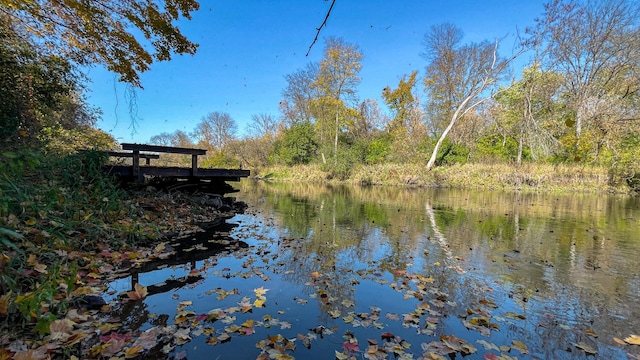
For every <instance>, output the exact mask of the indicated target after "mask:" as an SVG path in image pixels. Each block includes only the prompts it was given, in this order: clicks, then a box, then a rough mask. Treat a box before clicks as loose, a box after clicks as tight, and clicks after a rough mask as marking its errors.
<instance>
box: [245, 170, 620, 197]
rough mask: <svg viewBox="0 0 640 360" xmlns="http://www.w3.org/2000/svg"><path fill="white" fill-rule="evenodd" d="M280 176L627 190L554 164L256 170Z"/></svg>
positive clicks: (595, 173) (599, 174)
mask: <svg viewBox="0 0 640 360" xmlns="http://www.w3.org/2000/svg"><path fill="white" fill-rule="evenodd" d="M254 175H255V176H257V177H259V178H266V179H272V180H277V181H302V182H343V183H350V184H364V185H393V186H414V187H435V186H440V187H455V188H484V189H486V188H491V189H509V190H523V191H528V190H530V191H572V192H575V191H577V192H627V191H628V189H627V188H625V187H614V186H611V185H609V182H608V179H609V176H608V172H607V170H606V169H605V168H602V167H592V166H580V165H566V164H563V165H551V164H523V165H521V166H516V165H510V164H464V165H452V166H442V167H436V168H434V169H432V170H431V171H427V170H426V169H425V167H424V165H420V164H382V165H358V166H356V167H354V168H353V169H352V171H351V174H350V176H349V178H348V179H347V180H344V181H338V180H335V179H334V178H333V176H332V174H331V172H330V171H323V170H322V168H321V167H320V165H317V164H312V165H297V166H293V167H287V166H273V167H268V168H263V169H258V170H257V171H254Z"/></svg>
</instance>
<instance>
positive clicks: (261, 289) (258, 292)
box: [253, 286, 269, 297]
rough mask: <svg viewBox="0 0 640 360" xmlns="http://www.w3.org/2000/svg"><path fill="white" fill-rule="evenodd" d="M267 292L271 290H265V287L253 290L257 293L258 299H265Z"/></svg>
mask: <svg viewBox="0 0 640 360" xmlns="http://www.w3.org/2000/svg"><path fill="white" fill-rule="evenodd" d="M267 291H269V289H265V288H264V286H261V287H259V288H256V289H253V292H254V293H256V296H257V297H263V296H264V295H265V294H266V293H267Z"/></svg>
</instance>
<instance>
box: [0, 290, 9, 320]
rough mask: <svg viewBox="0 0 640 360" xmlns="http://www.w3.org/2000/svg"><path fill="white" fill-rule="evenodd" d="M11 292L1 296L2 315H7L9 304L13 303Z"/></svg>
mask: <svg viewBox="0 0 640 360" xmlns="http://www.w3.org/2000/svg"><path fill="white" fill-rule="evenodd" d="M11 295H12V293H11V292H8V293H6V294H4V295H2V296H0V316H4V315H7V311H8V309H9V304H10V303H11Z"/></svg>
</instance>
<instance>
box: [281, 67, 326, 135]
mask: <svg viewBox="0 0 640 360" xmlns="http://www.w3.org/2000/svg"><path fill="white" fill-rule="evenodd" d="M317 75H318V65H317V64H315V63H309V64H307V66H306V67H305V68H304V69H300V70H298V71H296V72H294V73H292V74H289V75H285V80H286V81H287V87H286V88H285V90H284V91H283V93H282V96H283V100H282V101H281V102H280V110H281V112H282V114H283V116H284V119H285V120H286V122H287V124H288V125H290V124H293V123H295V122H299V121H307V122H309V121H311V120H312V118H313V113H312V100H313V99H314V98H315V97H316V95H315V91H314V88H313V87H312V86H311V84H312V83H313V82H314V80H315V79H316V77H317Z"/></svg>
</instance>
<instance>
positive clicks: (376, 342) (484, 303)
mask: <svg viewBox="0 0 640 360" xmlns="http://www.w3.org/2000/svg"><path fill="white" fill-rule="evenodd" d="M261 229H262V227H260V226H256V227H255V228H253V230H254V232H252V231H251V228H250V227H247V228H245V229H243V231H242V232H237V233H236V234H235V236H236V237H237V238H238V240H239V241H243V240H249V239H252V240H253V242H254V244H252V245H251V246H249V247H247V248H233V251H231V252H226V253H222V254H221V256H226V257H233V258H235V259H240V260H242V262H241V263H240V264H239V266H238V267H237V268H236V269H234V267H233V266H230V267H225V268H221V269H217V268H216V265H217V262H218V261H219V260H220V259H219V258H217V257H215V256H214V257H212V258H209V259H207V260H204V263H205V265H204V266H203V268H202V269H198V270H196V269H190V270H189V271H188V275H187V277H195V278H199V277H201V276H204V277H216V276H217V277H220V278H224V279H232V278H235V279H243V280H247V281H249V280H253V279H259V280H261V281H263V282H264V283H265V285H263V286H260V287H254V288H252V289H251V288H241V287H234V288H232V289H224V288H220V287H219V288H215V289H210V290H207V291H205V292H204V296H207V297H208V298H209V299H212V298H213V297H215V301H217V302H218V303H215V302H213V304H214V305H213V306H212V307H211V308H210V309H209V310H207V311H206V312H198V311H196V310H195V309H192V307H193V306H194V301H196V302H197V300H195V299H194V300H191V299H189V300H181V301H180V302H178V304H177V306H176V311H175V315H174V317H173V319H172V320H173V321H172V323H171V324H169V323H167V322H166V321H165V322H160V323H159V324H155V325H154V324H153V322H152V323H151V324H150V325H152V326H147V328H146V329H144V330H142V328H131V327H130V326H127V325H125V324H124V323H125V322H126V321H127V320H128V319H123V318H118V316H117V315H118V311H117V310H118V309H122V308H125V307H127V306H134V307H135V306H136V305H137V304H140V303H143V302H144V301H145V299H146V298H147V297H148V296H149V288H150V287H149V286H143V285H141V284H140V283H135V284H134V286H133V289H131V290H129V291H126V292H123V293H120V294H116V295H118V296H116V297H114V299H113V300H111V301H110V302H109V304H105V305H104V306H102V307H101V308H100V309H93V310H88V309H75V308H72V309H70V310H69V311H68V313H67V315H66V317H65V318H63V319H57V320H54V321H52V322H51V324H50V327H49V335H47V337H46V338H45V341H44V342H42V343H40V344H37V343H33V344H31V345H28V344H26V343H22V342H20V341H14V342H12V343H10V344H6V346H5V348H4V349H0V359H11V358H15V359H19V358H33V359H46V358H49V357H50V355H51V354H54V353H55V352H56V351H57V350H58V349H61V348H65V347H70V346H75V347H82V348H81V349H80V352H81V353H83V354H84V355H86V356H89V357H93V358H101V357H102V358H112V359H123V358H126V359H132V358H142V357H147V356H150V355H152V354H156V356H158V355H159V354H162V355H163V356H167V357H168V356H169V354H172V353H173V356H174V357H175V358H179V357H186V356H187V353H185V352H184V351H180V352H179V351H178V350H179V348H180V347H181V346H183V345H185V344H188V343H189V342H191V341H193V339H194V338H195V337H204V338H205V343H206V344H207V345H208V346H229V345H227V343H233V341H232V340H233V339H234V338H235V337H256V342H255V348H256V350H255V351H256V358H257V359H294V358H295V356H296V355H297V354H298V352H299V351H300V350H297V349H298V345H301V347H302V348H305V349H307V350H308V351H313V350H312V349H314V343H316V342H319V341H324V339H325V338H326V339H335V337H336V336H339V334H342V340H341V341H338V342H337V344H339V345H336V347H335V349H334V353H333V354H332V356H335V358H336V359H357V358H365V359H373V360H377V359H387V358H393V359H401V360H405V359H447V358H455V357H456V355H459V356H462V357H464V356H468V355H473V354H477V353H478V352H479V350H478V348H476V346H474V344H473V343H472V342H470V341H468V340H465V339H464V338H462V337H459V336H461V335H462V334H456V335H457V336H456V335H454V334H451V333H446V332H445V328H446V327H445V326H443V322H444V321H448V320H450V315H452V314H455V315H456V316H455V317H457V318H459V319H460V321H461V324H462V325H463V327H464V328H466V329H467V330H468V331H472V332H476V333H477V334H478V335H480V336H482V337H486V338H489V337H491V334H492V332H494V331H501V325H500V324H498V323H499V322H504V321H506V319H508V320H511V321H524V320H526V319H527V316H526V315H524V314H521V313H517V312H514V311H512V310H509V311H505V312H503V313H502V317H500V316H498V315H496V314H493V313H494V312H496V311H499V307H498V305H496V303H495V302H494V301H493V300H492V299H490V298H488V297H485V296H490V294H491V291H488V289H489V288H488V287H487V288H482V287H478V289H480V290H479V294H480V297H479V298H477V299H476V300H474V301H472V302H471V303H470V304H469V305H470V306H469V307H467V308H466V310H465V311H463V312H461V313H456V309H459V307H460V305H461V304H457V303H455V302H454V301H452V300H451V299H450V295H449V293H448V291H450V289H448V288H445V287H440V286H439V284H438V281H437V273H438V272H455V273H456V274H460V275H463V274H465V273H467V272H468V271H467V270H464V269H463V268H462V267H461V263H462V262H463V261H464V259H461V258H456V259H455V263H454V264H448V265H444V264H441V263H440V262H435V263H433V265H432V266H431V269H432V271H433V273H432V274H417V273H410V272H408V271H407V270H406V269H395V270H394V269H391V270H378V267H379V266H380V263H377V262H376V261H370V262H368V263H367V268H366V269H349V270H345V271H343V275H345V273H346V275H348V276H349V278H348V285H346V287H345V288H344V289H351V290H350V291H353V290H352V289H353V287H356V286H358V285H360V284H362V283H368V284H377V285H378V286H386V287H388V288H389V289H391V290H393V291H395V292H398V293H399V294H400V295H401V298H398V300H397V301H404V302H407V303H409V304H413V309H412V310H411V311H407V312H403V313H397V312H396V311H397V309H396V308H395V307H393V306H391V307H390V308H389V307H387V308H383V307H382V306H380V307H379V306H376V305H375V302H376V301H375V300H376V299H372V300H373V303H372V304H365V305H364V306H368V310H366V311H365V310H364V309H363V308H362V305H361V304H359V303H358V301H356V300H354V298H344V297H342V296H340V295H338V294H337V293H336V291H334V290H335V288H334V287H333V286H332V285H333V283H334V282H335V281H336V276H339V275H336V273H334V272H333V269H331V270H324V269H326V267H324V266H322V264H321V266H320V267H321V269H320V270H317V269H312V271H309V272H308V273H307V279H306V282H305V284H304V288H305V289H308V290H310V292H309V293H310V295H309V296H308V298H309V299H313V301H314V302H315V306H319V307H320V309H321V310H320V311H321V312H324V313H326V315H327V317H328V319H331V320H332V321H330V322H327V323H325V324H319V325H317V326H315V327H312V328H309V329H307V330H306V331H300V330H301V329H299V328H297V327H295V328H292V327H293V325H292V321H294V320H295V319H287V318H286V317H285V318H283V319H280V318H279V316H280V315H284V316H286V312H287V311H286V310H285V309H282V308H280V307H279V306H278V305H277V301H282V300H281V299H277V297H276V298H271V297H270V296H267V294H269V292H270V291H272V289H271V288H270V287H269V286H270V285H269V284H270V282H271V281H272V279H276V278H279V277H282V276H287V275H292V274H293V273H296V271H293V270H291V269H290V265H291V264H288V265H289V266H288V267H287V266H285V265H287V261H286V255H291V254H294V253H299V252H300V248H301V247H302V246H303V243H304V240H303V239H293V238H285V237H281V238H269V237H267V236H264V235H263V234H258V233H256V232H255V231H260V230H261ZM185 232H186V233H188V232H189V231H188V230H187V231H185ZM217 241H219V242H220V244H222V245H229V244H230V243H233V242H234V240H229V239H228V238H223V239H219V240H217ZM274 247H275V249H274ZM193 250H202V248H199V247H198V246H197V245H196V246H194V247H193V249H192V250H189V251H193ZM189 251H187V252H189ZM428 253H429V252H428V251H425V254H428ZM61 255H62V256H66V257H85V258H86V260H87V262H88V263H89V264H90V265H91V266H89V265H88V266H87V267H86V270H82V271H80V272H79V275H78V284H79V285H80V286H78V287H76V288H75V289H74V290H73V292H72V293H71V294H69V295H70V296H81V295H96V296H103V295H104V293H105V290H107V289H108V287H106V284H108V283H109V282H111V281H114V280H117V279H120V278H123V277H126V276H127V275H128V273H129V271H131V270H135V269H137V268H140V267H142V266H143V265H144V264H145V263H147V262H150V261H152V260H154V259H160V260H167V259H171V258H172V257H173V256H175V251H174V249H173V247H172V246H170V245H168V244H166V243H159V244H157V245H156V246H154V247H152V248H137V249H130V250H128V251H114V250H111V249H109V248H104V249H103V250H101V251H100V252H98V253H96V254H94V255H93V256H92V255H90V254H86V255H85V254H82V253H80V252H74V251H70V252H64V253H61ZM311 260H314V259H298V262H299V263H305V262H310V261H311ZM28 264H29V266H31V268H32V271H33V272H37V273H41V274H46V273H47V271H48V269H47V267H46V265H43V264H41V263H39V262H38V260H37V258H33V257H30V258H29V263H28ZM300 266H302V265H300ZM341 270H344V269H341ZM390 278H392V280H390ZM235 284H237V282H236V283H235ZM178 289H180V287H179V288H178ZM344 289H343V290H344ZM305 294H307V292H306V291H304V292H301V293H299V294H298V295H296V296H295V297H294V298H293V299H292V301H293V302H294V303H295V305H297V306H301V307H302V306H305V304H307V303H308V302H309V300H307V299H306V298H305ZM174 295H177V293H174ZM274 296H275V295H274ZM179 298H180V296H177V297H174V299H179ZM18 300H20V299H18ZM9 301H10V300H9V297H7V295H4V296H3V297H0V315H2V314H3V312H2V311H3V309H4V308H6V306H7V304H8V302H9ZM230 301H232V302H231V303H230ZM208 303H211V301H208ZM216 305H218V306H216ZM381 314H384V315H381ZM152 315H154V314H152ZM134 316H135V315H134ZM155 317H158V315H155ZM152 318H153V316H152ZM218 322H219V325H216V323H218ZM398 322H399V325H400V326H401V328H404V329H409V330H411V331H413V332H415V333H417V334H419V335H420V336H422V337H423V339H424V341H423V342H422V343H421V344H416V345H412V344H410V343H409V342H408V341H407V340H406V339H404V338H403V337H402V336H403V335H402V334H399V333H397V332H396V333H394V332H395V331H394V332H390V331H389V329H390V328H394V329H399V328H398V327H397V326H395V325H393V324H397V323H398ZM359 329H368V330H367V334H371V333H372V331H373V332H378V338H370V337H369V335H367V336H366V337H361V336H362V335H360V334H359V333H358V331H359ZM291 330H292V331H291ZM585 334H587V335H590V336H592V337H595V332H593V330H587V331H585ZM472 338H475V336H472ZM615 342H616V343H618V344H620V345H622V346H638V345H640V336H638V335H634V334H629V335H628V336H626V337H624V339H622V340H621V339H618V338H616V339H615ZM332 343H333V340H332ZM475 343H476V344H478V345H479V346H480V347H481V348H482V349H483V350H484V351H485V353H484V355H483V357H484V358H485V359H514V358H516V357H515V354H514V353H513V351H512V350H515V351H517V352H518V353H520V354H521V355H525V354H528V353H529V352H530V349H529V347H528V346H527V345H526V344H525V342H524V341H521V340H518V339H511V342H510V343H509V344H508V345H506V344H501V345H499V344H494V343H492V342H490V341H488V340H484V339H479V340H476V341H475ZM87 344H90V345H87ZM573 345H574V346H575V347H576V348H577V349H580V350H582V351H584V352H585V353H586V354H589V355H595V354H597V348H594V347H593V346H592V345H590V344H589V343H586V342H576V343H573ZM242 351H249V350H248V349H242ZM299 356H300V358H305V354H304V353H301V354H300V355H299ZM630 356H632V355H631V354H630Z"/></svg>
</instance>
